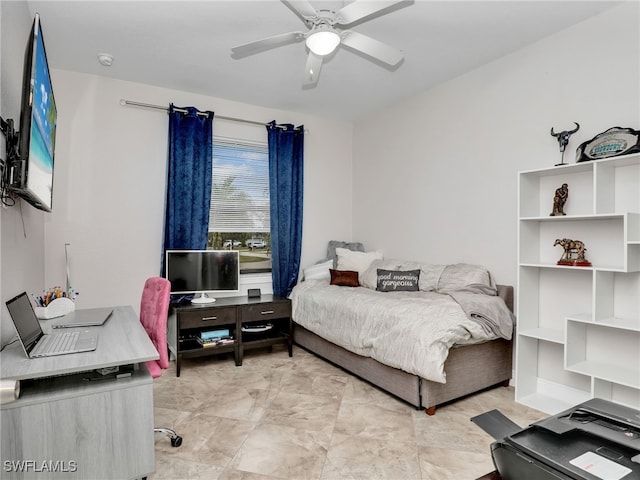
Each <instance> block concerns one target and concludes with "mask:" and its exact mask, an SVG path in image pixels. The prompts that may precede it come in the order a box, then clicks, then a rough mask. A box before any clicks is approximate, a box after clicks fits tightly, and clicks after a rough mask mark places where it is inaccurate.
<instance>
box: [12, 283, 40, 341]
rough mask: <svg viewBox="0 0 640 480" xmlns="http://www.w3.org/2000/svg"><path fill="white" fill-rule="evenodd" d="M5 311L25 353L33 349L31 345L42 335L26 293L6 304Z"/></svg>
mask: <svg viewBox="0 0 640 480" xmlns="http://www.w3.org/2000/svg"><path fill="white" fill-rule="evenodd" d="M7 309H8V310H9V314H10V315H11V319H12V320H13V323H14V325H15V326H16V331H17V332H18V336H19V337H20V341H21V342H22V345H23V346H24V349H25V350H26V351H27V353H28V352H29V351H30V350H31V349H32V348H33V344H34V343H35V342H36V340H38V338H39V337H40V336H41V335H42V328H41V327H40V322H38V319H37V317H36V314H35V312H34V311H33V307H32V306H31V301H30V300H29V296H28V295H27V293H26V292H24V293H21V294H20V295H18V296H17V297H14V298H12V299H11V300H9V301H8V302H7Z"/></svg>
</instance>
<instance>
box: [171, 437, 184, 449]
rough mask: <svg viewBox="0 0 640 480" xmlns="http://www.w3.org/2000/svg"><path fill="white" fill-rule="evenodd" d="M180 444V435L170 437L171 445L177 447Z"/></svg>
mask: <svg viewBox="0 0 640 480" xmlns="http://www.w3.org/2000/svg"><path fill="white" fill-rule="evenodd" d="M180 445H182V437H181V436H180V435H178V436H176V437H172V438H171V446H172V447H179V446H180Z"/></svg>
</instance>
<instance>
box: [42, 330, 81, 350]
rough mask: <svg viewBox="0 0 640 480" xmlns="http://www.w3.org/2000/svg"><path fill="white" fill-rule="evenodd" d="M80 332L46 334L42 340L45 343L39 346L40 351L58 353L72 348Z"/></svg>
mask: <svg viewBox="0 0 640 480" xmlns="http://www.w3.org/2000/svg"><path fill="white" fill-rule="evenodd" d="M79 336H80V332H64V333H56V334H55V335H47V336H46V337H45V338H44V339H43V341H44V342H45V344H44V345H43V346H42V347H40V350H39V352H40V353H60V352H68V351H69V350H73V349H74V348H75V346H76V343H77V342H78V337H79Z"/></svg>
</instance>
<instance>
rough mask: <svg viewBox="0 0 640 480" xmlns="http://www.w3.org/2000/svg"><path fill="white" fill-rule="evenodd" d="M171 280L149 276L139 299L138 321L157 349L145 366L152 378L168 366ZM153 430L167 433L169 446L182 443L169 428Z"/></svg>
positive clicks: (177, 445) (179, 437)
mask: <svg viewBox="0 0 640 480" xmlns="http://www.w3.org/2000/svg"><path fill="white" fill-rule="evenodd" d="M170 291H171V282H169V280H167V279H165V278H160V277H151V278H148V279H147V281H146V282H145V283H144V289H143V290H142V300H141V301H140V322H141V323H142V326H143V327H144V329H145V331H146V332H147V335H149V338H150V339H151V342H152V343H153V345H154V346H155V347H156V350H158V354H159V355H160V358H159V359H158V360H152V361H149V362H147V368H148V369H149V373H151V376H152V377H153V378H158V377H159V376H160V375H162V371H163V370H166V369H167V368H169V350H168V348H167V316H168V314H169V298H170V295H169V292H170ZM153 431H154V432H156V433H162V434H164V435H167V436H168V437H169V438H170V439H171V446H173V447H179V446H180V445H182V437H181V436H179V435H178V434H177V433H176V432H175V431H174V430H172V429H170V428H154V429H153Z"/></svg>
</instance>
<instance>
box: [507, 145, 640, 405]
mask: <svg viewBox="0 0 640 480" xmlns="http://www.w3.org/2000/svg"><path fill="white" fill-rule="evenodd" d="M563 183H566V184H568V186H569V197H568V200H567V202H566V204H565V206H564V212H565V214H566V215H565V216H550V215H549V214H550V213H551V211H552V209H553V208H552V207H553V197H554V194H555V191H556V189H557V188H558V187H560V186H561V185H562V184H563ZM556 238H571V239H573V240H581V241H583V242H584V243H585V245H586V247H587V251H586V258H587V260H589V261H590V262H591V266H589V267H577V266H575V267H574V266H562V265H557V261H558V259H559V258H560V256H561V255H562V247H560V246H556V247H554V246H553V243H554V241H555V239H556ZM517 296H518V301H517V307H518V310H517V318H518V325H517V330H516V400H517V401H518V402H521V403H523V404H526V405H528V406H530V407H533V408H536V409H538V410H541V411H543V412H546V413H549V414H555V413H558V412H560V411H562V410H564V409H566V408H569V407H571V406H573V405H575V404H576V403H579V402H581V401H584V400H587V399H589V398H592V397H600V398H605V399H608V400H611V401H614V402H617V403H621V404H624V405H627V406H630V407H632V408H637V409H640V154H633V155H627V156H623V157H615V158H610V159H603V160H596V161H590V162H584V163H576V164H568V165H565V166H559V167H550V168H545V169H540V170H529V171H523V172H520V173H519V178H518V287H517Z"/></svg>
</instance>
